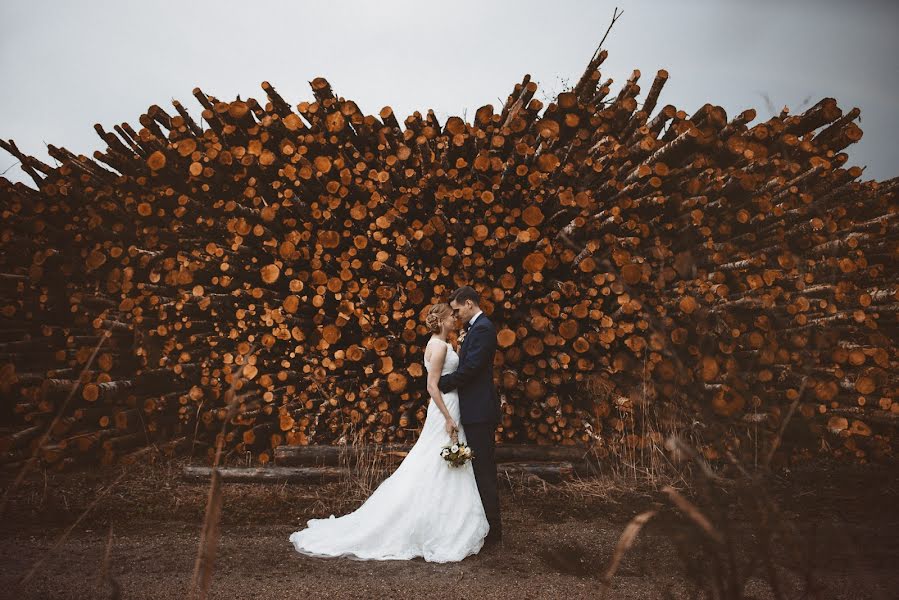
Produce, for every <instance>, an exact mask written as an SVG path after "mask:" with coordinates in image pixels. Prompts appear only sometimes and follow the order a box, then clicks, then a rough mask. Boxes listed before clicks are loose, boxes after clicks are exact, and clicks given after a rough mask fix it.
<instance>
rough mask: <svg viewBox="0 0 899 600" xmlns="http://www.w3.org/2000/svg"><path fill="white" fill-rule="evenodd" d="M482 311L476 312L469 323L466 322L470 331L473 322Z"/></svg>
mask: <svg viewBox="0 0 899 600" xmlns="http://www.w3.org/2000/svg"><path fill="white" fill-rule="evenodd" d="M482 312H483V311H480V310H479V311H478V312H476V313H475V314H474V316H473V317H472V318H471V320H470V321H468V328H469V329H471V326H472V325H474V320H475V319H477V318H478V317H479V316H480V315H481V313H482Z"/></svg>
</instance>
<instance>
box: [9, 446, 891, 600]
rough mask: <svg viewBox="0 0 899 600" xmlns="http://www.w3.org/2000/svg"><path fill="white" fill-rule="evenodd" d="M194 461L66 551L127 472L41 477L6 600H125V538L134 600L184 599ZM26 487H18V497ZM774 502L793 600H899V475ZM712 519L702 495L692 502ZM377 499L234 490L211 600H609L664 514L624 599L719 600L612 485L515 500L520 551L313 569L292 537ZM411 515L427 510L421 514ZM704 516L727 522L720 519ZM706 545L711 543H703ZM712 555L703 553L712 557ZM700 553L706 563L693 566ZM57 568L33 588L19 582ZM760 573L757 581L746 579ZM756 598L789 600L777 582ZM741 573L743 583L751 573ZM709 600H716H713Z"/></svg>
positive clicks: (115, 506) (512, 520)
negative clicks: (627, 544)
mask: <svg viewBox="0 0 899 600" xmlns="http://www.w3.org/2000/svg"><path fill="white" fill-rule="evenodd" d="M183 464H184V462H183V461H177V462H171V463H168V464H164V465H154V466H140V467H130V468H128V471H127V473H126V475H125V477H124V479H122V480H121V481H120V482H119V483H118V485H116V486H115V487H114V488H112V489H111V490H110V491H109V493H108V495H106V496H104V497H103V498H102V499H101V500H100V502H99V503H98V504H97V505H96V506H95V507H94V509H93V510H92V511H91V512H90V513H88V515H87V516H86V517H85V518H84V519H83V520H82V521H81V523H80V524H79V525H78V526H77V527H76V528H75V529H74V530H73V531H72V532H71V534H70V535H69V536H68V538H67V539H66V540H65V541H63V542H62V543H61V545H59V546H58V547H56V548H55V549H54V546H55V545H56V544H57V542H58V540H60V538H61V536H62V535H63V533H64V532H65V530H66V528H67V527H68V526H69V525H71V524H72V523H73V522H74V521H75V520H76V519H77V518H78V517H79V516H80V515H81V514H82V513H83V511H84V510H85V508H86V507H87V506H88V505H89V504H90V502H91V501H93V500H94V499H95V498H96V497H97V494H98V492H100V491H101V490H102V489H103V488H104V487H105V486H106V485H108V484H109V483H110V482H112V481H113V480H114V479H115V478H116V477H118V475H119V474H120V473H121V470H122V468H121V467H116V468H109V469H93V470H88V471H81V472H72V473H64V474H59V473H37V474H34V475H33V476H32V477H30V478H29V479H28V480H27V481H26V483H25V484H24V485H23V486H22V487H21V488H19V489H18V490H16V491H15V493H13V494H12V496H11V502H10V505H9V507H8V509H7V514H6V515H5V516H4V518H3V519H2V525H0V536H2V539H0V562H2V564H3V569H2V574H0V597H9V598H47V599H52V598H98V597H99V598H104V597H112V595H111V587H110V582H108V581H105V582H99V583H98V581H97V576H98V573H99V571H100V568H101V564H102V561H103V556H104V553H105V550H106V541H107V536H108V534H109V526H110V524H112V526H113V542H112V547H111V556H110V574H111V576H112V580H113V582H114V584H115V585H118V586H119V587H120V589H121V595H120V597H121V598H148V599H149V598H152V599H164V598H184V597H185V595H186V593H185V592H186V590H187V587H188V583H189V581H190V578H191V573H192V570H193V565H194V559H195V557H196V552H197V545H198V541H199V533H200V524H201V522H202V517H203V512H204V506H205V502H206V494H207V487H206V486H205V485H202V484H195V483H185V482H182V481H180V479H179V477H178V473H179V472H180V468H181V466H183ZM12 477H13V476H12V474H6V475H4V476H3V478H4V481H3V486H4V489H6V487H7V486H8V485H9V484H10V482H11V480H12ZM722 489H723V491H722V494H723V495H722V498H723V504H721V507H723V508H722V510H724V511H725V512H724V513H722V514H726V515H727V517H726V522H727V523H728V527H729V530H730V533H731V535H732V536H733V538H734V539H736V540H738V541H737V542H736V543H735V544H734V545H733V547H734V549H735V560H736V562H737V563H738V564H741V565H742V564H745V563H746V562H747V556H748V555H749V553H750V551H751V548H752V547H753V544H754V543H755V542H756V541H757V540H758V539H759V537H760V534H759V531H758V529H757V528H758V525H757V521H756V520H754V519H753V518H752V517H751V515H749V514H748V513H745V512H743V508H741V507H742V506H743V505H742V504H741V496H740V494H741V493H742V492H740V491H739V490H738V489H737V488H734V489H731V490H727V489H724V488H722ZM768 489H770V490H771V497H772V498H773V499H774V501H775V502H776V503H777V505H778V506H779V507H780V509H781V514H783V515H784V516H785V517H787V518H788V519H789V521H790V523H792V524H793V525H795V527H796V531H797V539H801V540H802V544H803V546H802V550H803V551H802V556H803V557H804V558H803V561H804V562H802V561H801V562H799V563H797V562H796V561H794V560H792V559H790V558H789V557H788V556H787V555H786V554H783V555H781V551H780V549H778V548H773V549H772V551H771V554H772V555H773V556H774V557H775V560H774V561H773V562H774V569H775V573H776V575H777V578H778V581H779V582H780V586H781V589H780V591H781V592H782V593H783V597H785V598H798V597H800V596H802V592H803V590H805V589H806V588H807V585H808V584H807V581H809V580H810V581H811V582H812V584H813V586H814V589H815V590H817V591H815V592H814V593H811V594H809V595H808V596H806V597H810V598H850V597H851V598H853V600H861V599H863V598H895V597H897V595H896V590H897V589H899V570H897V569H896V568H895V564H896V559H897V558H899V536H897V534H899V508H897V507H899V504H897V500H899V477H897V471H896V469H895V468H886V467H863V468H854V467H853V468H848V467H834V466H820V465H819V466H817V467H816V468H815V469H813V470H812V469H809V470H807V471H804V472H793V473H791V474H788V475H787V474H780V475H778V476H776V477H772V478H770V479H769V480H768ZM687 491H688V492H689V491H693V492H694V497H695V498H696V501H697V503H698V504H699V505H700V506H701V507H702V506H703V505H702V504H701V503H700V499H701V496H696V495H695V491H696V489H695V488H693V487H692V486H691V488H690V489H689V490H687ZM362 497H363V496H362V495H360V494H355V495H353V494H347V493H346V488H345V487H343V486H342V485H341V484H329V485H327V486H298V485H282V486H264V485H243V484H240V485H238V484H225V486H224V509H223V515H222V533H221V539H220V543H219V549H218V555H217V558H216V561H215V574H214V578H213V583H212V589H211V595H210V596H211V597H212V598H238V597H239V598H464V597H473V598H555V597H564V598H566V599H574V598H596V597H600V596H601V593H602V589H603V584H602V573H603V571H604V570H605V568H606V566H607V565H608V563H609V560H610V558H611V556H612V554H613V551H614V549H615V546H616V543H617V541H618V538H619V536H620V535H621V532H622V531H623V529H624V527H625V525H626V524H627V522H628V521H629V520H630V519H631V518H632V517H633V516H634V515H636V514H638V513H640V512H642V511H644V510H647V509H650V508H653V507H656V508H660V509H661V510H660V513H659V516H658V517H656V519H654V520H653V521H650V522H649V524H648V525H647V526H646V527H645V528H644V529H643V531H642V532H641V533H640V534H639V536H638V537H637V540H636V543H635V544H634V546H633V548H631V549H630V550H629V551H628V552H627V553H626V554H625V556H624V558H623V560H622V562H621V565H620V567H619V569H618V572H617V574H616V575H615V577H614V579H613V582H612V589H611V590H610V592H609V596H608V597H610V598H641V599H642V598H681V597H684V598H686V597H693V595H692V594H691V591H692V590H695V588H696V586H697V585H700V586H701V585H710V581H709V578H711V577H712V574H711V573H710V572H706V571H705V570H704V569H703V568H702V567H700V568H699V569H697V568H696V564H695V562H694V563H692V564H691V558H696V557H697V556H699V554H698V553H699V552H700V551H701V550H702V548H705V547H706V546H703V544H704V542H702V540H701V539H700V538H698V537H696V535H697V534H696V533H695V528H693V530H692V531H693V533H691V529H690V528H691V524H690V523H689V522H687V521H685V520H684V519H683V518H681V517H680V516H679V515H678V514H677V513H676V512H675V511H673V510H672V509H670V508H668V506H670V505H668V504H666V502H665V500H664V496H663V495H662V494H660V493H658V492H655V491H653V489H652V486H649V485H648V484H647V483H646V482H643V483H642V484H640V485H635V484H634V483H633V482H628V481H627V480H622V479H621V478H617V479H616V478H606V479H603V480H599V481H596V482H594V483H592V484H590V485H581V486H577V487H572V486H563V487H553V486H546V487H544V486H542V485H533V484H530V485H525V484H524V483H522V482H513V485H511V486H506V487H504V489H503V492H502V495H501V499H502V508H503V520H504V533H505V540H504V542H503V545H502V546H501V547H499V548H496V549H493V550H490V551H485V552H483V553H482V554H480V555H478V556H473V557H469V558H468V559H466V560H464V561H462V562H460V563H455V564H431V563H427V562H424V561H423V560H421V559H418V560H413V561H384V562H373V561H355V560H350V559H314V558H309V557H305V556H302V555H299V554H297V553H296V552H294V551H293V548H292V546H291V545H290V543H289V541H288V536H289V535H290V533H291V532H292V531H294V530H296V529H299V528H301V527H302V525H303V524H304V523H305V520H306V519H308V518H310V517H320V516H327V515H329V514H331V513H332V512H334V513H336V514H343V513H344V512H346V511H348V510H352V508H353V507H354V506H357V505H358V504H359V502H360V501H361V498H362ZM409 510H410V511H413V510H427V507H422V506H415V505H414V502H413V501H410V505H409ZM704 510H705V511H706V512H707V513H708V514H710V516H714V515H716V514H718V513H717V512H715V510H717V509H716V508H714V507H712V506H707V507H705V508H704ZM697 540H698V541H697ZM700 546H702V548H701V547H700ZM693 552H695V553H697V554H695V555H691V553H693ZM39 560H43V561H44V562H43V563H42V564H41V565H40V567H39V568H38V570H37V572H36V575H35V576H34V577H33V578H31V580H30V581H28V582H27V583H26V584H25V585H24V586H19V585H18V583H17V582H18V581H19V580H20V578H21V577H22V576H23V575H24V574H25V573H27V572H28V571H29V570H30V569H31V568H32V567H33V566H34V565H35V564H36V563H37V561H39ZM743 570H745V568H744V569H743ZM755 571H756V572H755V574H754V575H752V576H751V577H750V578H749V580H748V582H747V584H746V586H745V588H744V592H745V594H746V595H745V596H744V597H747V598H748V597H752V598H774V597H776V596H775V594H774V592H772V590H771V587H770V585H769V583H768V581H767V579H766V577H765V574H764V569H763V568H757V569H755ZM741 572H742V571H741ZM696 597H703V596H702V595H701V594H700V595H699V596H696Z"/></svg>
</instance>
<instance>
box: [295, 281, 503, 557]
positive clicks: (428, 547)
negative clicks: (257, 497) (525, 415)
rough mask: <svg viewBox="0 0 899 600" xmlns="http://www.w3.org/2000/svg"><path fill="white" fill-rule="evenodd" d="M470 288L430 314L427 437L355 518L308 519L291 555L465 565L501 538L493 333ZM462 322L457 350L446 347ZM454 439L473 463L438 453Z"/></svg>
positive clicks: (352, 515) (426, 359)
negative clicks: (468, 451) (452, 462)
mask: <svg viewBox="0 0 899 600" xmlns="http://www.w3.org/2000/svg"><path fill="white" fill-rule="evenodd" d="M478 300H479V299H478V294H477V292H475V290H474V289H473V288H471V287H469V286H463V287H461V288H459V289H457V290H456V291H454V292H453V293H452V294H451V295H450V298H449V304H442V303H441V304H436V305H434V306H432V307H431V309H430V311H429V312H428V315H427V318H426V324H427V327H428V330H429V331H430V333H431V337H430V339H429V340H428V343H427V345H426V346H425V350H424V357H423V358H424V364H425V369H426V370H427V373H428V393H429V394H430V401H429V404H428V411H427V416H426V418H425V423H424V426H423V427H422V430H421V435H420V436H419V438H418V440H417V441H416V442H415V444H414V445H413V446H412V448H411V449H410V450H409V452H408V454H407V455H406V457H405V458H404V459H403V462H402V463H400V465H399V467H398V468H397V469H396V471H394V472H393V474H392V475H391V476H390V477H388V478H387V479H385V480H384V481H383V482H382V483H381V484H380V485H379V486H378V488H377V489H376V490H375V491H374V492H372V494H371V496H369V497H368V499H367V500H366V501H365V502H364V503H363V504H362V506H360V507H359V508H358V509H356V510H355V511H353V512H351V513H349V514H346V515H344V516H342V517H339V518H335V517H334V515H331V517H330V518H328V519H310V520H309V521H308V523H307V527H306V529H303V530H301V531H297V532H294V533H293V534H291V536H290V541H291V542H292V543H293V545H294V548H295V549H296V550H297V551H298V552H300V553H302V554H307V555H310V556H321V557H326V556H346V557H349V558H356V559H362V560H408V559H412V558H415V557H419V556H420V557H423V558H424V559H425V560H426V561H429V562H453V561H460V560H462V559H463V558H465V557H466V556H469V555H471V554H477V553H478V552H480V551H481V550H482V549H486V548H488V547H492V546H495V545H496V544H498V543H499V542H500V541H501V540H502V524H501V522H500V514H499V495H498V491H497V477H496V462H495V459H494V448H495V447H494V431H495V429H496V426H497V424H498V423H499V419H500V405H499V396H498V394H497V392H496V387H495V386H494V384H493V358H494V355H495V354H496V327H495V326H494V325H493V322H491V321H490V319H488V318H487V315H485V314H484V313H483V312H482V311H481V309H480V307H479V301H478ZM456 321H458V322H460V323H463V324H464V325H463V326H464V329H465V332H464V334H463V335H462V336H460V338H459V339H460V340H461V346H460V348H459V352H458V353H456V351H455V349H453V347H452V345H451V344H450V343H449V342H448V341H447V335H448V333H449V331H450V330H452V329H454V328H455V327H456ZM456 440H458V441H459V442H462V443H466V444H467V445H468V447H469V448H470V449H471V451H472V454H473V459H472V460H471V461H468V462H464V463H463V464H462V465H461V466H458V467H452V466H450V463H448V462H447V461H446V460H444V457H443V456H442V455H441V450H442V449H443V448H444V447H445V446H446V445H447V444H449V443H452V442H453V441H456Z"/></svg>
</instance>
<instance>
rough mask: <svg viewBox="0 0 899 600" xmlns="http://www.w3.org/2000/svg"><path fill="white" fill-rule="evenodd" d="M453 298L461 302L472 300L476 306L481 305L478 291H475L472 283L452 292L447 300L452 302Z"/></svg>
mask: <svg viewBox="0 0 899 600" xmlns="http://www.w3.org/2000/svg"><path fill="white" fill-rule="evenodd" d="M453 300H455V301H456V302H459V303H462V302H465V301H466V300H471V301H472V302H474V305H475V306H480V302H479V300H480V298H479V297H478V293H477V292H476V291H474V288H473V287H471V286H470V285H463V286H462V287H460V288H458V289H456V291H455V292H453V293H452V294H450V297H449V299H448V300H447V302H452V301H453Z"/></svg>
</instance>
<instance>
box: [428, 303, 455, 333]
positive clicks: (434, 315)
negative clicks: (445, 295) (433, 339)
mask: <svg viewBox="0 0 899 600" xmlns="http://www.w3.org/2000/svg"><path fill="white" fill-rule="evenodd" d="M452 312H453V309H452V308H450V305H449V304H447V303H445V302H440V303H438V304H435V305H434V306H432V307H431V309H430V310H429V311H428V315H427V316H426V317H425V325H427V327H428V331H430V332H431V333H440V321H442V320H443V318H444V317H446V315H447V314H450V313H452Z"/></svg>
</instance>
